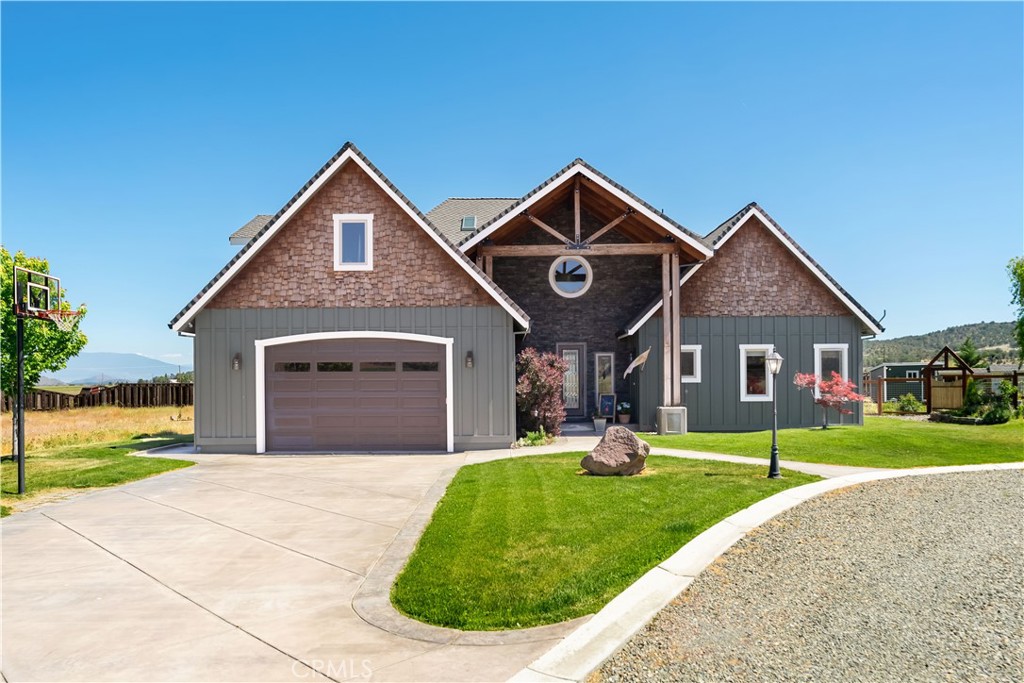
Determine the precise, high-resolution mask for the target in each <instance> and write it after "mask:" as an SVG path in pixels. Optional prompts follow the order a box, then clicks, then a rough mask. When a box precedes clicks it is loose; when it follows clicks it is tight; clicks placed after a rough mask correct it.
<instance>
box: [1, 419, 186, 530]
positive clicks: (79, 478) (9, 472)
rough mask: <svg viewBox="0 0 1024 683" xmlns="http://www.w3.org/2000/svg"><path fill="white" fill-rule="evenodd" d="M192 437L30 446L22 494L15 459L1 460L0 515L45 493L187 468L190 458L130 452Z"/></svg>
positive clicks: (119, 482)
mask: <svg viewBox="0 0 1024 683" xmlns="http://www.w3.org/2000/svg"><path fill="white" fill-rule="evenodd" d="M191 441H192V435H191V434H184V435H182V434H172V433H167V434H161V435H159V436H156V437H139V438H135V439H130V440H127V441H119V442H113V443H100V444H89V445H84V446H69V447H64V448H54V449H50V450H39V451H31V452H29V454H28V456H27V457H26V458H25V493H24V495H22V496H19V495H18V494H17V492H18V471H17V463H15V462H12V461H5V462H4V463H3V464H2V465H0V491H2V494H3V502H4V505H3V506H2V508H0V516H5V517H6V516H7V515H9V514H11V512H14V511H16V510H18V509H19V508H23V507H26V504H28V505H31V504H32V502H34V501H37V500H38V499H39V498H40V497H42V496H46V495H48V494H58V493H59V492H61V491H66V490H75V489H87V488H94V487H101V486H115V485H117V484H124V483H126V482H129V481H135V480H137V479H144V478H145V477H150V476H152V475H154V474H160V473H161V472H168V471H170V470H176V469H179V468H182V467H188V466H190V465H192V464H194V463H192V462H191V461H188V460H176V459H172V458H149V457H146V458H142V457H136V456H132V455H130V454H131V453H135V452H137V451H141V450H147V449H150V448H158V447H160V446H168V445H171V444H175V443H189V442H191Z"/></svg>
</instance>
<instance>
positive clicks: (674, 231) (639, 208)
mask: <svg viewBox="0 0 1024 683" xmlns="http://www.w3.org/2000/svg"><path fill="white" fill-rule="evenodd" d="M576 173H580V174H582V175H583V176H585V177H586V178H588V179H589V180H590V181H591V182H593V183H595V184H596V185H598V186H600V187H601V188H602V189H604V190H605V191H606V192H608V193H610V194H612V195H614V196H616V197H617V198H618V199H619V200H620V201H622V202H624V203H625V204H626V205H628V206H629V207H631V208H633V209H634V210H635V211H636V212H637V213H640V214H643V215H644V216H646V217H647V218H649V219H650V220H652V221H654V222H655V223H657V224H658V225H660V226H661V227H662V228H664V229H665V230H666V231H667V232H668V233H669V234H670V235H672V236H674V237H676V238H677V239H679V240H682V241H683V242H686V243H687V244H689V245H690V246H692V247H693V248H694V249H696V250H697V251H699V252H700V253H701V254H703V255H704V257H705V258H710V257H711V256H712V255H713V254H714V252H713V251H712V250H710V249H708V248H707V246H705V245H704V244H702V243H701V242H699V241H697V240H695V239H694V238H693V237H690V236H689V235H687V234H686V233H684V232H680V230H679V229H678V228H676V227H675V226H674V225H672V224H671V223H669V222H668V221H666V220H665V219H664V218H662V217H661V216H659V215H658V214H656V213H654V212H652V211H651V210H649V209H648V208H647V207H646V206H644V205H643V203H641V202H637V200H636V199H634V198H632V197H629V196H628V195H626V194H624V193H623V192H622V191H621V190H619V189H618V188H617V187H615V186H613V185H610V184H609V183H608V182H607V181H605V180H604V179H603V178H601V177H600V176H598V175H596V174H594V173H593V172H591V171H590V169H588V168H587V167H586V166H582V165H580V164H573V165H572V166H571V167H569V168H568V169H567V170H566V171H565V173H563V174H562V175H560V176H558V177H557V178H555V179H554V180H552V181H551V182H550V183H548V185H547V187H545V188H544V189H543V190H541V191H540V192H538V193H537V194H535V195H533V196H532V197H530V198H529V199H527V200H526V201H525V202H523V203H522V204H519V205H518V206H516V208H515V211H510V212H509V213H507V214H505V215H504V216H502V217H501V218H500V219H499V220H498V221H497V222H496V223H494V225H492V226H491V227H489V228H487V229H486V230H484V231H483V232H480V233H477V234H476V235H474V236H473V238H472V239H471V240H469V241H468V242H466V243H465V244H464V245H462V247H460V248H461V249H462V251H463V252H465V251H468V250H469V249H470V248H472V247H474V246H476V245H477V244H479V243H480V242H482V241H483V240H485V239H487V238H488V237H489V236H490V235H492V234H493V233H494V231H496V230H498V229H500V228H501V227H502V226H503V225H505V224H506V223H508V222H509V221H510V220H512V219H513V218H515V217H516V216H518V215H519V214H520V213H522V212H523V211H525V210H526V209H529V208H530V207H531V206H533V205H534V204H536V203H537V202H538V201H540V200H541V199H543V198H544V197H546V196H547V195H548V194H550V193H551V192H554V191H555V189H557V188H558V187H559V186H561V183H562V181H563V180H564V179H565V178H567V177H569V176H571V175H574V174H576Z"/></svg>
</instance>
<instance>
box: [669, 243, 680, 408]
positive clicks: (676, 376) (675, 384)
mask: <svg viewBox="0 0 1024 683" xmlns="http://www.w3.org/2000/svg"><path fill="white" fill-rule="evenodd" d="M670 258H671V272H670V273H669V276H670V277H671V278H672V342H671V344H672V405H674V406H681V405H683V377H682V369H681V368H680V357H679V356H680V349H679V347H680V345H681V344H682V338H681V336H680V330H679V306H680V301H679V252H678V251H674V252H672V254H671V256H670Z"/></svg>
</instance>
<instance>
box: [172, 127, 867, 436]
mask: <svg viewBox="0 0 1024 683" xmlns="http://www.w3.org/2000/svg"><path fill="white" fill-rule="evenodd" d="M231 242H232V243H234V244H240V245H242V246H241V249H240V250H239V252H238V253H237V254H236V256H235V257H234V258H233V259H232V260H231V261H230V262H229V263H228V264H226V265H225V266H224V268H223V269H222V270H221V271H220V272H219V273H217V274H216V275H215V276H214V277H213V279H212V280H211V281H210V282H209V283H208V284H207V285H206V286H205V287H203V288H202V290H201V291H200V292H199V293H198V294H196V296H195V297H193V299H192V300H191V301H190V302H189V303H188V304H187V305H186V306H185V307H184V308H183V309H182V310H181V312H179V313H178V315H176V316H175V317H174V319H173V320H172V321H171V323H170V327H171V329H173V330H175V331H176V332H178V333H179V334H183V335H189V336H193V337H194V340H195V342H194V353H195V373H196V446H197V448H199V449H202V450H206V451H219V452H257V453H263V452H332V451H369V452H396V451H453V450H463V449H469V448H491V447H501V446H507V445H508V444H509V443H510V442H511V441H513V440H514V439H515V438H516V418H515V354H516V353H517V352H518V351H519V350H521V349H523V348H525V347H535V348H537V349H538V350H541V351H551V352H554V353H557V354H559V355H560V356H561V357H562V358H563V359H564V360H565V361H566V362H567V364H568V366H569V371H568V372H567V373H566V377H565V382H564V386H563V398H564V399H565V401H566V406H567V412H568V414H569V416H570V418H571V419H572V418H578V419H587V418H588V417H589V416H590V415H591V414H592V413H593V412H594V410H595V408H596V407H597V404H598V402H599V400H600V397H601V396H607V395H613V396H614V397H615V399H616V401H617V402H622V401H627V402H630V403H631V404H632V406H633V410H632V415H631V418H632V422H633V423H635V424H637V425H638V426H639V427H641V428H653V427H654V423H655V421H656V414H657V409H658V408H659V407H661V406H685V407H686V409H687V411H688V422H689V428H690V429H694V430H701V429H704V430H752V429H763V428H766V427H767V426H769V424H770V422H769V421H770V417H771V403H770V401H771V398H772V392H773V387H772V386H771V383H770V382H768V381H767V380H769V379H770V378H768V377H767V376H766V375H765V372H764V358H765V355H766V353H767V352H768V351H770V350H771V349H772V348H775V349H777V350H778V351H779V352H780V353H781V354H782V355H783V356H784V357H785V358H786V363H785V366H784V369H783V374H782V375H780V378H779V380H780V381H779V384H778V387H775V388H774V391H777V392H778V404H779V417H780V425H781V426H791V427H796V426H811V425H813V424H815V423H816V422H817V418H816V416H815V415H814V406H813V404H812V402H811V399H810V396H809V395H807V394H806V392H804V393H803V394H801V393H800V392H798V391H797V390H796V388H795V387H794V386H793V385H792V383H791V382H790V381H788V380H787V379H786V378H787V377H792V373H793V372H796V371H801V372H817V374H823V373H824V374H827V372H829V371H830V370H836V371H837V372H840V373H841V374H843V375H844V376H845V377H854V378H855V377H856V375H855V374H851V373H852V369H855V368H857V367H859V364H860V358H861V339H862V337H863V336H864V335H870V334H877V333H879V332H881V327H880V325H879V324H878V322H877V321H876V320H875V319H874V318H872V317H871V316H870V315H869V314H868V313H867V312H866V311H865V310H864V309H863V308H862V307H861V306H860V305H859V304H857V303H856V302H855V301H854V300H853V299H852V297H850V295H849V294H848V293H846V292H845V290H843V289H842V288H841V287H840V286H839V285H838V283H836V282H835V281H834V280H833V279H832V278H831V277H829V276H828V275H827V273H825V271H824V270H823V269H822V268H821V267H820V266H819V265H818V264H817V263H816V262H815V261H814V260H813V259H811V258H810V256H809V255H807V254H806V253H805V252H803V250H802V249H800V247H799V246H797V245H796V243H795V241H793V240H792V239H791V238H790V237H789V236H788V235H787V234H786V233H785V232H784V231H782V229H781V228H780V227H779V226H778V225H777V224H776V223H775V222H774V221H773V220H772V219H771V218H770V217H769V216H768V215H767V213H765V212H764V211H763V209H761V208H760V207H759V206H757V205H756V204H751V205H748V206H747V207H744V209H742V210H741V211H740V212H739V213H737V214H735V215H734V216H733V217H732V218H730V219H729V220H728V221H726V222H725V223H723V224H722V225H721V226H719V227H718V228H716V229H715V230H714V231H712V232H711V233H709V234H708V235H706V236H700V235H698V234H696V233H693V232H691V231H690V230H688V229H687V228H685V227H683V226H682V225H680V224H679V223H677V222H676V221H674V220H672V219H671V218H669V217H667V216H665V215H664V214H662V213H661V212H660V211H658V210H656V209H654V208H653V207H652V206H651V205H650V204H648V203H646V202H644V201H643V200H641V199H640V198H638V197H637V196H635V195H634V194H633V193H631V192H629V191H628V190H627V189H625V188H624V187H622V186H621V185H619V184H617V183H615V182H614V181H613V180H611V179H610V178H608V177H607V176H605V175H603V174H602V173H600V172H599V171H597V170H596V169H594V168H593V167H592V166H590V165H589V164H587V163H586V162H584V161H582V160H580V159H577V160H575V161H573V162H572V163H570V164H569V165H567V166H566V167H564V168H563V169H561V170H560V171H558V172H557V173H555V174H554V175H553V176H552V177H550V178H548V179H547V180H545V181H544V182H543V183H541V184H540V185H538V186H537V187H536V188H534V189H533V190H531V191H530V192H528V193H527V194H526V195H524V196H522V197H520V198H452V199H449V200H446V201H445V202H443V203H442V204H440V205H439V206H438V207H436V208H435V209H433V210H432V211H430V212H429V213H427V214H424V213H422V212H421V211H420V210H419V209H417V208H416V206H415V205H414V204H413V203H412V202H410V201H409V200H408V199H407V198H406V197H405V196H404V195H403V194H402V193H401V192H400V191H399V190H398V188H396V187H395V186H394V185H393V184H392V183H391V182H390V181H389V180H388V179H387V178H386V177H385V176H384V175H383V174H382V173H381V172H380V171H379V170H378V169H377V168H376V167H375V166H374V165H373V164H372V163H371V162H370V161H369V160H368V159H367V158H366V157H365V156H364V155H363V154H362V153H361V152H360V151H359V150H358V149H357V148H356V147H355V146H354V145H352V144H351V143H347V144H346V145H345V146H343V147H342V148H341V150H339V151H338V153H337V154H335V155H334V156H333V157H332V158H331V159H330V160H329V161H328V162H327V163H326V164H324V166H323V167H322V168H321V169H320V170H319V171H317V173H316V174H315V175H314V176H313V177H312V178H311V179H310V180H309V181H308V182H307V183H306V184H305V185H304V186H303V187H302V188H301V189H300V190H299V191H298V192H297V193H296V194H295V195H294V196H293V197H292V199H291V200H290V201H289V202H288V203H287V204H286V205H285V206H284V207H282V208H281V210H280V211H278V212H277V213H276V214H274V215H266V214H261V215H257V216H256V217H255V218H253V219H252V220H251V221H249V222H248V223H247V224H246V225H244V226H243V227H242V228H240V229H239V230H237V231H236V232H235V233H233V234H232V235H231ZM666 311H667V312H668V315H667V316H666V315H665V312H666ZM666 320H668V321H669V323H670V324H667V325H666V324H665V321H666ZM645 352H646V353H647V358H648V360H647V362H646V363H645V364H641V365H639V366H638V367H636V368H635V369H634V370H633V371H632V372H630V373H629V374H628V375H627V374H625V372H624V371H625V370H626V368H627V367H628V366H629V365H630V364H631V363H632V362H633V361H634V360H636V359H637V358H638V356H640V355H641V354H643V353H645ZM856 419H857V420H858V421H859V420H861V419H862V416H861V415H859V414H858V415H857V416H856Z"/></svg>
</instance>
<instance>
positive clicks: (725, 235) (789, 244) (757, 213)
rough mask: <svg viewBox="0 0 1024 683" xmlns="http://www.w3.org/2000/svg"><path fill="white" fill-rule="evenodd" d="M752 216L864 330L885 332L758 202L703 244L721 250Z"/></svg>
mask: <svg viewBox="0 0 1024 683" xmlns="http://www.w3.org/2000/svg"><path fill="white" fill-rule="evenodd" d="M751 217H757V218H758V219H759V220H760V221H761V223H763V224H764V225H765V226H766V227H767V228H768V230H769V232H771V233H772V234H773V235H775V237H776V238H777V239H778V240H779V241H780V242H781V243H782V244H783V246H785V247H786V248H787V249H788V250H789V251H790V253H792V254H793V255H794V256H795V257H796V258H797V260H798V261H800V262H802V263H803V264H804V266H806V267H807V269H808V270H809V271H810V272H811V273H812V274H813V275H814V276H815V277H817V278H818V280H820V281H821V283H822V284H824V285H825V287H826V288H828V290H829V291H831V292H832V294H834V295H835V296H836V298H838V299H839V301H840V302H842V304H843V305H844V306H846V307H847V308H848V309H849V310H850V312H851V313H853V315H854V316H856V317H857V318H858V319H859V320H860V321H861V325H862V329H865V330H867V331H869V332H871V333H872V334H881V333H882V332H883V330H884V328H883V327H882V325H881V323H879V322H878V321H877V320H875V318H874V316H872V315H871V314H870V313H868V311H867V309H865V308H864V307H863V306H861V305H860V304H859V303H857V301H856V300H855V299H854V298H853V297H852V296H850V294H849V292H847V291H846V290H845V289H843V288H842V286H841V285H840V284H839V283H838V282H836V280H835V279H834V278H833V277H832V276H831V275H829V274H828V273H827V272H825V269H824V268H822V267H821V266H820V265H819V264H818V262H817V261H815V260H814V259H813V258H811V255H810V254H808V253H807V252H806V251H804V250H803V248H802V247H801V246H800V245H799V244H797V243H796V241H795V240H794V239H793V238H792V237H790V236H789V234H788V233H786V231H785V230H783V229H782V227H781V226H780V225H779V224H778V223H776V222H775V220H774V219H773V218H772V217H771V216H769V215H768V213H767V212H766V211H765V210H764V209H762V208H761V207H760V206H758V204H757V202H750V203H749V204H747V205H746V206H745V207H743V208H742V209H740V210H739V211H737V212H736V213H735V214H733V215H732V216H731V217H729V219H727V220H726V221H725V222H724V223H722V224H721V225H719V226H718V227H717V228H715V229H714V230H712V231H711V232H709V233H708V234H707V235H706V236H705V237H704V241H705V242H706V243H707V244H709V245H710V246H712V247H713V248H714V249H715V250H716V251H717V250H718V249H720V248H721V247H722V246H723V245H724V244H725V243H726V242H728V241H729V238H730V237H732V236H733V235H735V234H736V231H737V230H739V229H740V227H741V226H743V225H744V224H745V223H746V222H747V221H748V220H749V219H750V218H751ZM701 265H702V263H697V264H694V265H692V266H691V267H690V268H689V269H688V270H687V271H686V272H685V274H684V275H683V276H682V278H681V279H680V285H682V284H683V283H685V282H686V281H687V280H688V279H689V278H690V277H692V276H693V274H694V273H696V272H697V271H698V270H699V269H700V267H701ZM661 305H662V300H661V297H658V299H657V301H654V302H651V305H650V306H649V307H648V308H647V309H645V310H644V312H643V313H641V314H640V315H638V316H637V317H636V318H634V319H633V321H632V322H630V324H629V326H628V327H627V328H626V330H625V332H624V333H623V334H622V336H624V337H628V336H630V335H632V334H635V333H636V331H637V330H638V329H640V326H641V325H643V324H644V323H645V322H647V321H648V320H649V319H650V317H651V316H652V315H654V314H655V313H656V312H657V311H658V310H659V309H660V308H661Z"/></svg>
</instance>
